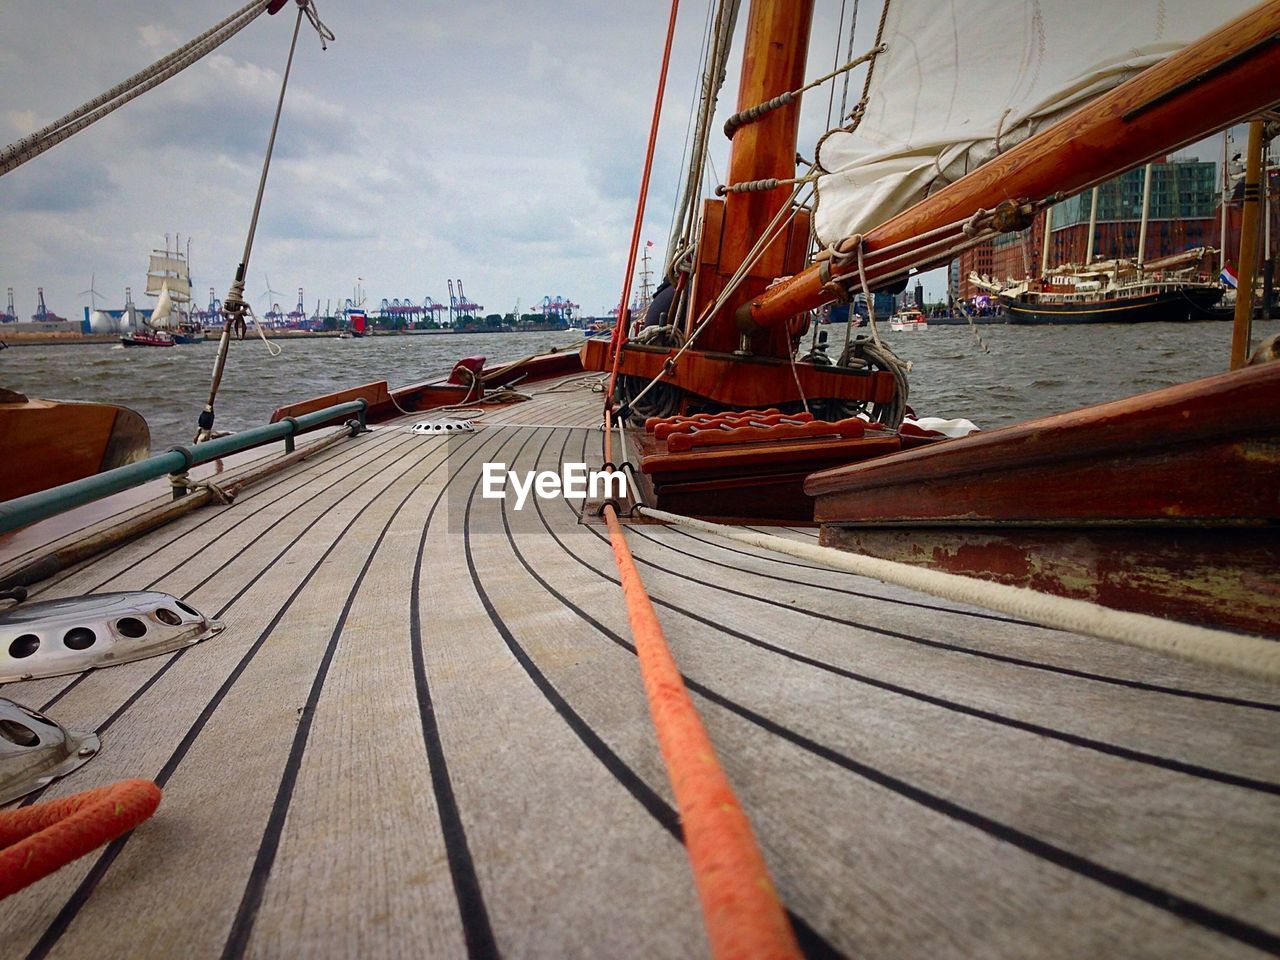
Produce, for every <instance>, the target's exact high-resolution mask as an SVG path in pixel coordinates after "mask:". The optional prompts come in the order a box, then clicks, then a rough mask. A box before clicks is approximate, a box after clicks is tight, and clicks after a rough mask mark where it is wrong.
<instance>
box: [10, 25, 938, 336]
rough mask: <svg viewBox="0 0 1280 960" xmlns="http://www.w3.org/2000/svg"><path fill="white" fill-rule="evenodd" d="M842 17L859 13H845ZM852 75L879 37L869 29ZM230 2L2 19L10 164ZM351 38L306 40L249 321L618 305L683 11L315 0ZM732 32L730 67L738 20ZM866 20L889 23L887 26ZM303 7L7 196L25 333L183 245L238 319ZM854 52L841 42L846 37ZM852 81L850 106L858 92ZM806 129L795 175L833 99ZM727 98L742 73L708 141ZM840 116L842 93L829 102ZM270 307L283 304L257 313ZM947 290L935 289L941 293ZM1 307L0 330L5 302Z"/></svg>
mask: <svg viewBox="0 0 1280 960" xmlns="http://www.w3.org/2000/svg"><path fill="white" fill-rule="evenodd" d="M852 6H853V4H852V3H851V2H850V3H849V4H848V8H849V9H852ZM862 6H863V7H865V8H866V9H864V10H863V15H864V16H863V19H864V20H865V21H866V22H865V23H859V24H858V36H857V41H856V44H855V49H856V51H857V52H861V51H863V50H865V49H866V47H867V46H869V45H870V42H871V38H872V37H873V35H874V29H875V17H874V16H872V14H871V13H870V12H868V11H870V10H872V8H876V7H877V5H876V4H874V3H867V4H863V5H862ZM236 8H237V4H236V0H182V2H176V0H169V2H166V0H97V2H90V0H66V2H61V3H54V4H51V3H47V2H38V0H6V2H5V3H4V4H3V5H0V143H10V142H13V141H15V140H17V139H19V138H21V137H23V136H26V135H28V134H29V133H31V132H32V131H34V130H35V129H37V128H39V127H40V126H43V125H44V124H45V123H48V122H50V121H51V120H53V119H56V118H57V117H59V116H61V115H62V114H64V113H66V112H67V111H69V110H71V109H73V108H75V107H77V106H78V105H80V104H81V103H83V102H85V101H87V100H89V99H91V98H92V97H94V96H96V95H98V94H99V93H101V92H103V91H105V90H107V89H108V88H110V87H111V86H113V85H115V84H116V83H118V82H119V81H121V80H123V79H124V78H125V77H127V76H129V75H131V74H133V73H134V72H136V71H137V70H139V69H141V68H142V67H143V66H145V65H147V64H149V63H151V62H153V61H155V60H157V59H159V58H160V57H161V56H163V55H165V54H166V53H169V52H170V51H172V50H173V49H175V48H176V47H178V46H180V45H181V44H182V43H183V42H185V41H186V40H188V39H190V38H192V37H194V36H196V35H197V34H199V33H200V32H202V31H203V30H205V29H206V28H208V27H210V26H212V25H213V24H214V23H216V22H218V21H219V20H221V19H222V18H223V17H225V16H227V15H229V14H230V13H231V12H232V11H233V10H235V9H236ZM318 9H319V13H320V16H321V18H322V19H323V20H324V21H325V23H327V24H328V25H329V27H330V28H331V29H332V30H333V32H334V33H335V34H336V36H337V39H336V41H335V42H333V43H331V44H330V45H329V49H328V50H327V51H322V50H321V49H320V43H319V40H318V38H317V36H316V35H315V33H314V32H313V31H311V30H310V28H309V27H308V26H307V25H306V23H305V21H304V25H303V34H302V35H301V37H300V38H299V47H298V52H297V55H296V58H295V61H294V68H293V73H292V74H291V77H290V81H289V90H288V93H287V96H286V99H285V108H284V115H283V118H282V120H281V127H280V133H279V137H278V140H277V144H276V151H275V157H274V160H273V162H272V167H271V174H270V179H269V181H268V185H267V192H266V196H265V200H264V205H263V211H262V216H261V220H260V222H259V224H258V229H257V235H256V239H255V243H254V247H253V253H252V258H251V261H250V266H249V275H248V283H247V294H248V298H249V299H250V300H251V301H252V303H253V305H254V307H255V309H256V310H258V312H260V313H261V312H265V310H266V309H267V307H268V305H269V303H270V302H271V301H275V302H278V303H280V304H281V305H282V306H283V307H284V309H285V310H286V311H287V310H289V309H291V308H292V306H293V305H294V304H295V303H296V302H297V294H298V288H299V287H301V288H302V289H303V290H304V291H305V294H304V297H305V301H306V310H307V312H308V313H310V312H312V311H313V310H314V309H315V307H316V301H317V299H318V300H320V301H321V302H322V305H323V304H324V303H327V302H328V301H333V302H334V304H335V305H336V304H337V303H338V301H340V300H341V299H342V298H345V297H349V296H352V294H353V290H354V288H355V286H356V285H357V278H358V277H359V278H363V282H362V284H361V286H362V288H363V291H364V293H365V295H366V296H367V298H368V302H369V303H370V304H371V305H372V306H375V307H376V306H377V305H378V304H379V303H380V302H381V300H382V298H384V297H385V298H387V299H392V298H401V299H412V300H413V301H415V302H418V303H421V302H422V301H423V299H424V298H425V297H428V296H429V297H431V298H432V299H434V300H436V301H446V300H447V297H448V290H447V287H446V280H447V279H449V278H454V279H458V278H461V280H462V281H463V283H464V284H465V288H466V293H467V295H468V297H469V298H470V299H471V300H472V301H475V302H477V303H479V304H481V305H483V306H484V312H486V313H489V312H496V313H506V312H509V311H511V310H512V309H513V308H514V307H515V306H516V304H517V303H519V305H520V307H521V309H522V310H523V309H527V308H529V307H531V306H533V305H534V304H538V303H541V301H542V298H543V297H544V296H551V297H555V296H562V297H564V298H566V299H568V300H571V301H573V302H575V303H578V304H581V307H582V312H583V313H585V314H587V315H599V314H603V313H606V312H607V311H608V309H609V308H610V307H612V306H614V305H616V303H617V301H618V298H619V295H620V292H621V287H622V282H623V274H624V273H625V269H626V256H627V247H628V244H629V241H630V237H631V227H632V220H633V218H634V216H635V208H636V197H637V193H638V188H639V182H640V174H641V167H642V164H643V160H644V152H645V143H646V141H647V137H648V132H649V121H650V115H651V111H652V107H653V98H654V92H655V90H656V87H657V75H658V68H659V65H660V62H661V54H662V42H663V39H664V36H665V30H666V23H667V16H668V13H669V6H668V5H667V3H665V2H660V0H652V2H649V3H618V2H616V0H582V2H569V0H559V2H556V0H524V2H496V0H471V2H466V3H404V2H390V0H366V2H360V3H356V2H352V0H341V2H339V0H318ZM743 9H744V12H743V15H742V17H741V19H740V22H739V24H738V31H737V37H736V43H737V45H740V44H741V40H742V33H743V28H744V26H745V20H746V14H745V10H746V5H745V4H744V8H743ZM707 10H708V7H707V3H706V0H701V2H697V0H685V2H683V3H682V4H681V8H680V16H679V20H678V23H677V29H676V37H675V50H674V54H673V60H672V65H671V72H670V76H669V79H668V85H667V95H666V97H665V102H664V105H663V122H662V126H661V128H660V134H659V144H658V150H657V154H656V157H655V167H654V171H653V180H652V185H651V188H650V194H649V203H648V206H647V213H646V218H645V225H644V229H643V232H642V240H641V244H642V246H643V243H644V241H646V240H652V241H653V243H654V251H657V252H661V251H662V250H664V249H665V246H666V241H667V234H668V230H669V226H670V223H671V219H672V210H673V208H674V206H675V202H676V194H677V190H678V180H679V176H680V162H681V158H682V156H683V152H684V143H685V136H686V130H687V128H688V123H689V117H690V112H691V110H692V109H693V107H694V99H693V98H694V93H695V91H696V86H697V81H698V77H697V66H698V58H699V53H700V44H701V42H702V36H703V29H704V24H705V20H706V17H707ZM875 12H878V8H877V9H876V11H875ZM841 13H842V10H841V0H818V4H817V10H816V13H815V28H814V31H813V40H812V41H811V44H810V55H809V57H810V63H809V70H808V72H807V75H808V76H811V77H812V76H817V75H820V74H822V73H825V72H827V71H828V70H830V69H831V67H832V64H833V57H834V56H835V53H836V47H837V45H839V47H840V48H841V61H843V46H844V44H845V42H846V38H845V36H844V34H843V32H842V31H840V30H839V29H838V26H839V21H840V17H841ZM294 17H295V14H294V7H293V6H292V5H290V6H288V7H286V8H285V10H284V11H282V12H281V13H280V14H279V15H277V16H274V17H268V16H262V17H260V18H259V19H258V20H256V21H255V22H254V23H253V24H251V25H250V26H249V27H248V28H247V29H246V30H244V31H243V32H242V33H240V34H238V35H237V36H236V37H234V38H233V39H232V40H230V41H229V42H228V43H227V44H225V45H224V46H222V47H221V48H219V49H218V50H217V51H216V52H215V53H213V54H211V55H210V56H208V57H207V58H205V59H204V60H203V61H201V62H200V63H199V64H197V65H195V66H194V67H191V68H189V69H188V70H186V71H184V72H183V73H181V74H179V75H178V76H176V77H174V78H172V79H170V80H168V81H167V82H165V83H164V84H162V85H161V86H159V87H158V88H156V89H155V90H153V91H151V92H149V93H147V94H145V95H143V96H142V97H141V98H139V99H137V100H135V101H133V102H131V103H129V104H127V105H126V106H124V107H123V108H121V109H120V110H118V111H116V112H115V113H113V114H111V115H110V116H108V117H107V118H105V119H104V120H101V121H99V122H98V123H96V124H94V125H93V126H91V127H89V128H88V129H86V130H84V131H83V132H81V133H79V134H77V135H76V136H74V137H72V138H71V139H69V140H68V141H66V142H64V143H62V144H60V145H58V146H56V147H54V148H53V149H51V150H49V151H48V152H46V153H44V154H42V155H41V156H39V157H37V158H35V159H34V160H31V161H30V162H28V163H27V164H26V165H24V166H22V167H20V168H18V169H17V170H15V171H13V172H11V173H9V174H7V175H5V176H4V177H2V178H0V288H3V287H10V286H11V287H14V288H15V297H16V306H17V313H18V315H19V316H20V317H22V318H24V319H25V318H27V317H29V316H30V315H31V313H32V312H33V311H34V310H35V306H36V288H37V287H38V286H43V288H44V291H45V298H46V301H47V303H48V305H49V307H50V309H52V310H53V311H55V312H56V313H58V314H61V315H63V316H67V317H73V318H79V317H81V316H82V312H83V307H85V306H87V305H88V304H89V301H90V297H89V295H88V294H87V293H83V291H86V290H88V288H89V287H90V282H91V279H92V285H93V288H94V289H95V290H97V291H98V293H99V294H100V295H101V298H100V299H99V300H98V305H99V306H103V305H104V304H105V305H106V306H110V307H119V306H121V305H123V302H124V288H125V287H126V286H131V287H132V288H133V290H134V291H135V296H136V298H137V299H138V300H142V299H143V298H142V297H141V296H140V295H139V294H138V292H139V291H140V290H141V289H142V288H143V287H144V286H145V271H146V265H147V256H148V254H149V253H150V251H151V250H152V249H153V248H158V247H163V246H164V245H165V242H166V241H165V235H166V234H168V235H169V236H170V242H173V239H172V238H173V237H175V236H176V235H178V234H181V236H182V238H183V239H182V244H183V248H184V249H185V247H186V243H187V239H188V238H190V241H191V259H192V276H193V281H194V287H195V290H196V298H197V299H198V300H199V301H200V302H202V303H203V302H205V301H207V298H208V292H209V288H210V287H213V288H214V290H215V291H216V292H217V296H218V297H223V296H225V294H226V291H227V288H228V285H229V282H230V280H231V279H232V277H233V275H234V271H235V267H236V265H237V264H238V262H239V260H240V256H241V253H242V251H243V247H244V239H245V234H246V231H247V229H248V224H249V218H250V214H251V211H252V204H253V197H254V191H255V189H256V186H257V180H258V174H259V171H260V167H261V163H262V157H263V154H264V152H265V147H266V141H267V135H268V132H269V128H270V122H271V116H272V111H273V109H274V106H275V101H276V97H277V96H278V93H279V83H280V77H281V73H282V70H283V66H284V61H285V57H286V55H287V51H288V44H289V38H290V33H291V30H292V25H293V20H294ZM846 27H847V21H846ZM860 77H861V75H860V74H855V76H854V83H853V90H854V91H855V92H853V93H851V97H850V99H851V100H852V99H855V98H856V96H857V93H856V91H858V90H860V88H861V79H860ZM828 89H829V88H820V89H819V90H818V91H815V93H814V94H810V95H809V96H808V97H807V98H806V100H805V104H804V110H803V113H802V125H801V136H800V145H801V146H800V150H801V153H803V154H805V155H808V156H812V152H813V149H812V148H813V144H814V143H815V142H816V140H817V138H818V136H819V135H820V134H821V133H822V132H823V131H824V130H825V129H826V114H827V101H828V98H827V91H828ZM736 96H737V55H736V54H735V57H734V60H733V61H731V63H730V67H729V80H728V82H727V83H726V84H725V90H724V91H723V92H722V95H721V107H720V110H719V112H718V117H717V121H716V124H715V125H714V127H713V130H714V131H715V132H714V133H713V138H714V140H713V153H712V164H713V167H714V169H716V170H718V171H720V172H721V173H723V171H724V170H725V168H726V162H727V157H728V141H727V140H725V138H724V137H723V135H722V134H721V133H720V132H719V129H720V127H721V126H722V125H723V120H724V118H725V117H726V116H727V115H728V114H729V113H730V112H731V111H732V107H733V103H734V101H735V100H736ZM835 96H836V99H837V106H838V100H839V96H840V93H839V89H838V88H837V92H836V94H835ZM268 283H269V284H270V287H271V289H272V290H274V291H276V293H275V294H273V295H271V296H267V295H266V290H267V287H268ZM942 283H943V281H941V280H934V281H931V282H927V283H926V289H927V290H928V289H929V286H930V285H932V286H935V287H936V288H937V291H936V292H940V291H941V288H942ZM0 306H3V304H2V303H0Z"/></svg>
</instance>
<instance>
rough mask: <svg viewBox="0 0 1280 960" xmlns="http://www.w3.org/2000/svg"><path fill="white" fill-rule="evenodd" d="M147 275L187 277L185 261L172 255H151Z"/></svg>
mask: <svg viewBox="0 0 1280 960" xmlns="http://www.w3.org/2000/svg"><path fill="white" fill-rule="evenodd" d="M147 272H148V273H173V274H177V275H178V276H180V277H185V276H186V275H187V261H186V260H184V259H182V258H181V257H175V256H173V255H172V254H160V253H153V254H152V255H151V266H150V267H149V268H148V270H147Z"/></svg>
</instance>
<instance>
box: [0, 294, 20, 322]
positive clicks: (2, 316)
mask: <svg viewBox="0 0 1280 960" xmlns="http://www.w3.org/2000/svg"><path fill="white" fill-rule="evenodd" d="M8 290H9V309H7V310H6V311H5V312H4V313H0V323H17V322H18V315H17V314H16V313H14V312H13V287H9V288H8Z"/></svg>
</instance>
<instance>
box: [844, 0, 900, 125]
mask: <svg viewBox="0 0 1280 960" xmlns="http://www.w3.org/2000/svg"><path fill="white" fill-rule="evenodd" d="M888 19H889V0H884V6H882V7H881V8H880V24H879V26H877V27H876V46H877V47H879V46H881V45H882V44H883V43H884V25H885V21H887V20H888ZM875 70H876V58H875V57H872V58H871V62H870V63H868V64H867V76H866V78H865V79H864V80H863V82H862V98H861V99H860V100H859V101H858V102H857V103H855V104H854V105H853V111H852V112H851V113H850V114H848V120H849V126H847V127H845V128H844V129H845V130H847V131H850V132H852V131H854V130H856V129H857V128H858V124H860V123H862V117H863V114H865V113H866V112H867V104H868V103H869V102H870V97H871V75H872V74H873V73H875ZM846 76H847V74H846Z"/></svg>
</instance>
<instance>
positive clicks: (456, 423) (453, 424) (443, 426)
mask: <svg viewBox="0 0 1280 960" xmlns="http://www.w3.org/2000/svg"><path fill="white" fill-rule="evenodd" d="M411 429H412V432H413V433H475V432H476V425H475V421H474V420H419V421H418V422H417V423H415V424H414V425H413V427H412V428H411Z"/></svg>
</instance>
